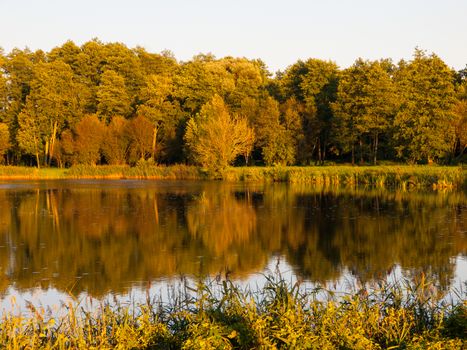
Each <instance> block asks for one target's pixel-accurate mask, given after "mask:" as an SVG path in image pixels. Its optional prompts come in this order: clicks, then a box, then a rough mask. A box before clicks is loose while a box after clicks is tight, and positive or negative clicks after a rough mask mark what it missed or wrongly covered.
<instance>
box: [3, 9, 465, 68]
mask: <svg viewBox="0 0 467 350" xmlns="http://www.w3.org/2000/svg"><path fill="white" fill-rule="evenodd" d="M92 38H98V39H100V40H101V41H103V42H116V41H118V42H122V43H124V44H126V45H127V46H129V47H135V46H142V47H144V48H146V50H147V51H149V52H160V51H162V50H170V51H172V52H173V53H174V54H175V57H176V58H177V59H179V60H181V61H186V60H189V59H191V58H192V57H193V56H194V55H196V54H199V53H212V54H214V55H215V56H216V57H224V56H235V57H247V58H250V59H253V58H260V59H262V60H263V61H264V62H265V63H266V65H267V66H268V67H269V69H270V71H271V72H276V71H277V70H284V69H285V68H287V66H289V65H291V64H293V63H295V62H296V61H297V60H298V59H302V60H306V59H308V58H319V59H325V60H332V61H334V62H336V63H337V64H338V65H339V66H340V67H342V68H346V67H348V66H350V65H352V63H353V62H354V61H355V60H356V59H357V58H359V57H362V58H364V59H370V60H373V59H380V58H392V59H393V60H394V61H395V62H397V61H399V60H400V59H402V58H403V59H410V58H411V57H412V54H413V52H414V49H415V48H416V47H419V48H421V49H424V50H426V51H427V52H428V53H431V52H434V53H436V54H437V55H438V56H440V57H441V58H442V59H443V60H444V61H445V62H446V63H447V64H448V65H449V66H450V67H453V68H455V69H456V70H459V69H462V68H465V67H466V65H467V0H391V1H389V0H386V1H379V0H327V1H324V0H323V1H315V0H308V1H305V0H287V1H286V0H283V1H277V0H269V1H267V0H230V1H224V0H191V1H190V0H166V1H159V0H153V1H150V0H132V1H128V0H127V1H121V0H80V1H77V0H75V1H69V0H42V1H40V0H0V47H2V48H3V49H4V51H5V52H9V51H11V50H12V49H13V48H15V47H17V48H21V49H24V48H25V47H29V48H30V49H32V50H36V49H42V50H44V51H49V50H50V49H52V48H53V47H56V46H60V45H61V44H63V43H64V42H66V41H67V40H73V41H74V42H75V43H76V44H78V45H81V44H83V43H84V42H86V41H89V40H91V39H92Z"/></svg>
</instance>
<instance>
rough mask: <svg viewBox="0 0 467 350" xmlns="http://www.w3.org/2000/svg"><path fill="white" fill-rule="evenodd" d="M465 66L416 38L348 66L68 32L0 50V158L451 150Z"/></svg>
mask: <svg viewBox="0 0 467 350" xmlns="http://www.w3.org/2000/svg"><path fill="white" fill-rule="evenodd" d="M466 149H467V68H466V69H463V70H461V71H458V72H456V71H454V70H453V69H451V68H449V67H448V66H447V65H446V63H444V62H443V61H442V60H441V59H440V58H439V57H438V56H437V55H435V54H427V53H426V52H424V51H422V50H419V49H416V50H415V52H414V55H413V58H412V59H411V60H410V61H406V60H401V61H400V62H398V63H397V64H395V63H393V62H392V61H391V60H390V59H381V60H377V61H369V60H364V59H361V58H359V59H357V60H356V61H355V63H354V64H353V65H352V66H351V67H349V68H346V69H341V68H339V67H338V66H337V65H336V64H335V63H334V62H331V61H324V60H319V59H313V58H311V59H308V60H306V61H302V60H299V61H297V62H296V63H295V64H293V65H291V66H289V67H287V68H286V69H285V70H284V71H279V72H277V73H276V74H275V75H274V76H273V75H272V74H271V73H270V72H269V71H268V69H267V67H266V65H265V64H264V63H263V62H262V61H261V60H259V59H258V60H249V59H246V58H234V57H224V58H221V59H217V58H215V57H214V56H213V55H211V54H200V55H197V56H195V57H193V58H192V59H191V60H190V61H186V62H180V61H177V60H176V59H175V57H174V56H173V54H172V53H170V52H168V51H164V52H161V53H150V52H147V51H146V50H145V49H143V48H141V47H136V48H133V49H131V48H128V47H127V46H125V45H124V44H121V43H102V42H101V41H99V40H97V39H94V40H91V41H89V42H86V43H85V44H83V45H81V46H77V45H76V44H75V43H73V42H72V41H68V42H66V43H65V44H63V45H62V46H59V47H55V48H53V49H52V50H50V52H44V51H41V50H37V51H31V50H29V49H24V50H20V49H13V50H12V51H11V52H9V53H5V52H3V51H0V161H1V162H2V163H6V164H16V165H34V166H59V167H64V166H66V167H68V166H71V165H74V164H90V165H95V164H111V165H122V164H129V165H134V164H136V163H138V162H139V161H141V160H145V161H147V160H153V161H154V162H155V163H159V164H173V163H192V164H199V165H203V166H207V167H214V168H222V167H225V166H227V165H229V164H247V165H250V164H266V165H275V164H280V165H295V164H297V165H309V164H323V163H324V162H325V161H327V160H330V161H337V162H352V163H374V164H376V163H377V162H378V161H379V160H395V161H404V162H409V163H420V162H421V163H431V162H437V163H452V162H459V161H462V158H463V156H464V159H465V153H466V152H465V151H466Z"/></svg>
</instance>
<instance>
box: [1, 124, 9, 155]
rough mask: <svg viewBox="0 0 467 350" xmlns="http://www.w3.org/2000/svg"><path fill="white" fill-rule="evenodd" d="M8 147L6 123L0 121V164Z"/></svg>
mask: <svg viewBox="0 0 467 350" xmlns="http://www.w3.org/2000/svg"><path fill="white" fill-rule="evenodd" d="M10 147H11V144H10V131H9V130H8V125H7V124H5V123H0V164H2V163H3V161H4V156H5V153H6V151H8V149H9V148H10Z"/></svg>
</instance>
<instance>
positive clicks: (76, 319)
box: [0, 277, 467, 349]
mask: <svg viewBox="0 0 467 350" xmlns="http://www.w3.org/2000/svg"><path fill="white" fill-rule="evenodd" d="M214 283H215V282H211V283H208V284H206V283H200V284H199V285H198V286H197V287H196V288H194V289H191V288H190V287H189V286H186V288H185V290H188V289H191V292H189V293H187V292H180V293H179V294H176V295H175V296H174V297H173V298H172V299H171V301H170V302H169V303H162V302H160V301H154V300H152V299H151V298H150V297H149V296H148V300H147V302H146V303H144V304H142V305H138V306H136V307H133V308H129V307H124V306H122V305H118V304H117V305H113V306H110V305H109V304H100V306H99V307H98V308H97V309H96V310H93V311H89V310H85V309H84V308H81V307H80V305H79V304H69V305H64V306H63V307H64V308H66V309H67V314H66V315H65V316H62V317H60V318H51V317H50V316H47V313H46V312H45V310H39V309H36V308H34V307H33V306H30V312H29V314H28V315H26V316H24V315H13V314H7V315H4V316H3V319H2V321H1V324H0V346H2V347H5V348H9V349H40V348H42V349H61V348H76V349H89V348H93V349H111V348H118V349H263V348H264V349H277V348H284V349H462V348H463V347H464V348H465V345H467V343H466V336H467V333H466V332H467V303H466V302H465V300H464V301H459V302H458V303H456V304H446V303H443V302H441V301H440V299H439V297H438V296H437V292H436V289H434V288H433V287H432V285H431V284H430V283H428V282H427V281H425V280H423V279H421V280H420V281H419V282H418V283H396V284H388V283H380V284H379V286H378V287H377V288H375V289H371V290H368V289H365V288H362V289H361V290H359V291H357V292H354V293H351V294H349V295H347V296H344V297H342V298H337V299H336V298H333V297H332V295H331V294H329V297H328V298H327V299H320V298H317V292H318V291H317V290H312V291H306V290H304V289H303V288H301V287H300V285H299V284H298V283H296V284H294V285H291V284H289V283H287V282H285V281H284V280H283V279H280V278H277V277H271V278H269V279H268V281H267V283H266V285H265V286H264V287H263V288H262V289H260V290H258V291H256V292H252V291H250V290H241V289H239V287H237V286H236V285H235V284H233V283H232V282H230V281H223V282H222V283H219V284H217V285H214Z"/></svg>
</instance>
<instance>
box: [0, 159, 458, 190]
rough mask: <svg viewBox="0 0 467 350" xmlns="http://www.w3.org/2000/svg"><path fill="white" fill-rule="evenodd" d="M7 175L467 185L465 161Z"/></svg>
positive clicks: (7, 173)
mask: <svg viewBox="0 0 467 350" xmlns="http://www.w3.org/2000/svg"><path fill="white" fill-rule="evenodd" d="M0 178H3V179H14V178H23V179H51V178H78V179H79V178H93V179H160V180H163V179H165V180H212V179H216V180H225V181H247V182H289V183H306V184H315V185H332V186H338V185H350V186H355V185H369V186H376V187H385V186H388V187H399V188H403V189H408V188H414V187H432V188H434V189H444V188H452V187H462V186H466V185H467V170H465V169H464V168H462V167H460V166H410V165H389V166H345V165H337V166H336V165H335V166H307V167H295V166H293V167H281V166H275V167H230V168H227V169H225V170H223V171H222V172H220V173H215V174H213V173H210V172H209V171H208V170H206V169H203V168H200V167H196V166H191V165H184V164H177V165H170V166H164V165H155V164H154V163H153V162H151V161H140V162H138V164H137V165H136V166H134V167H130V166H127V165H101V166H90V165H76V166H73V167H71V168H69V169H56V168H44V169H36V168H28V167H10V166H8V167H0Z"/></svg>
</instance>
